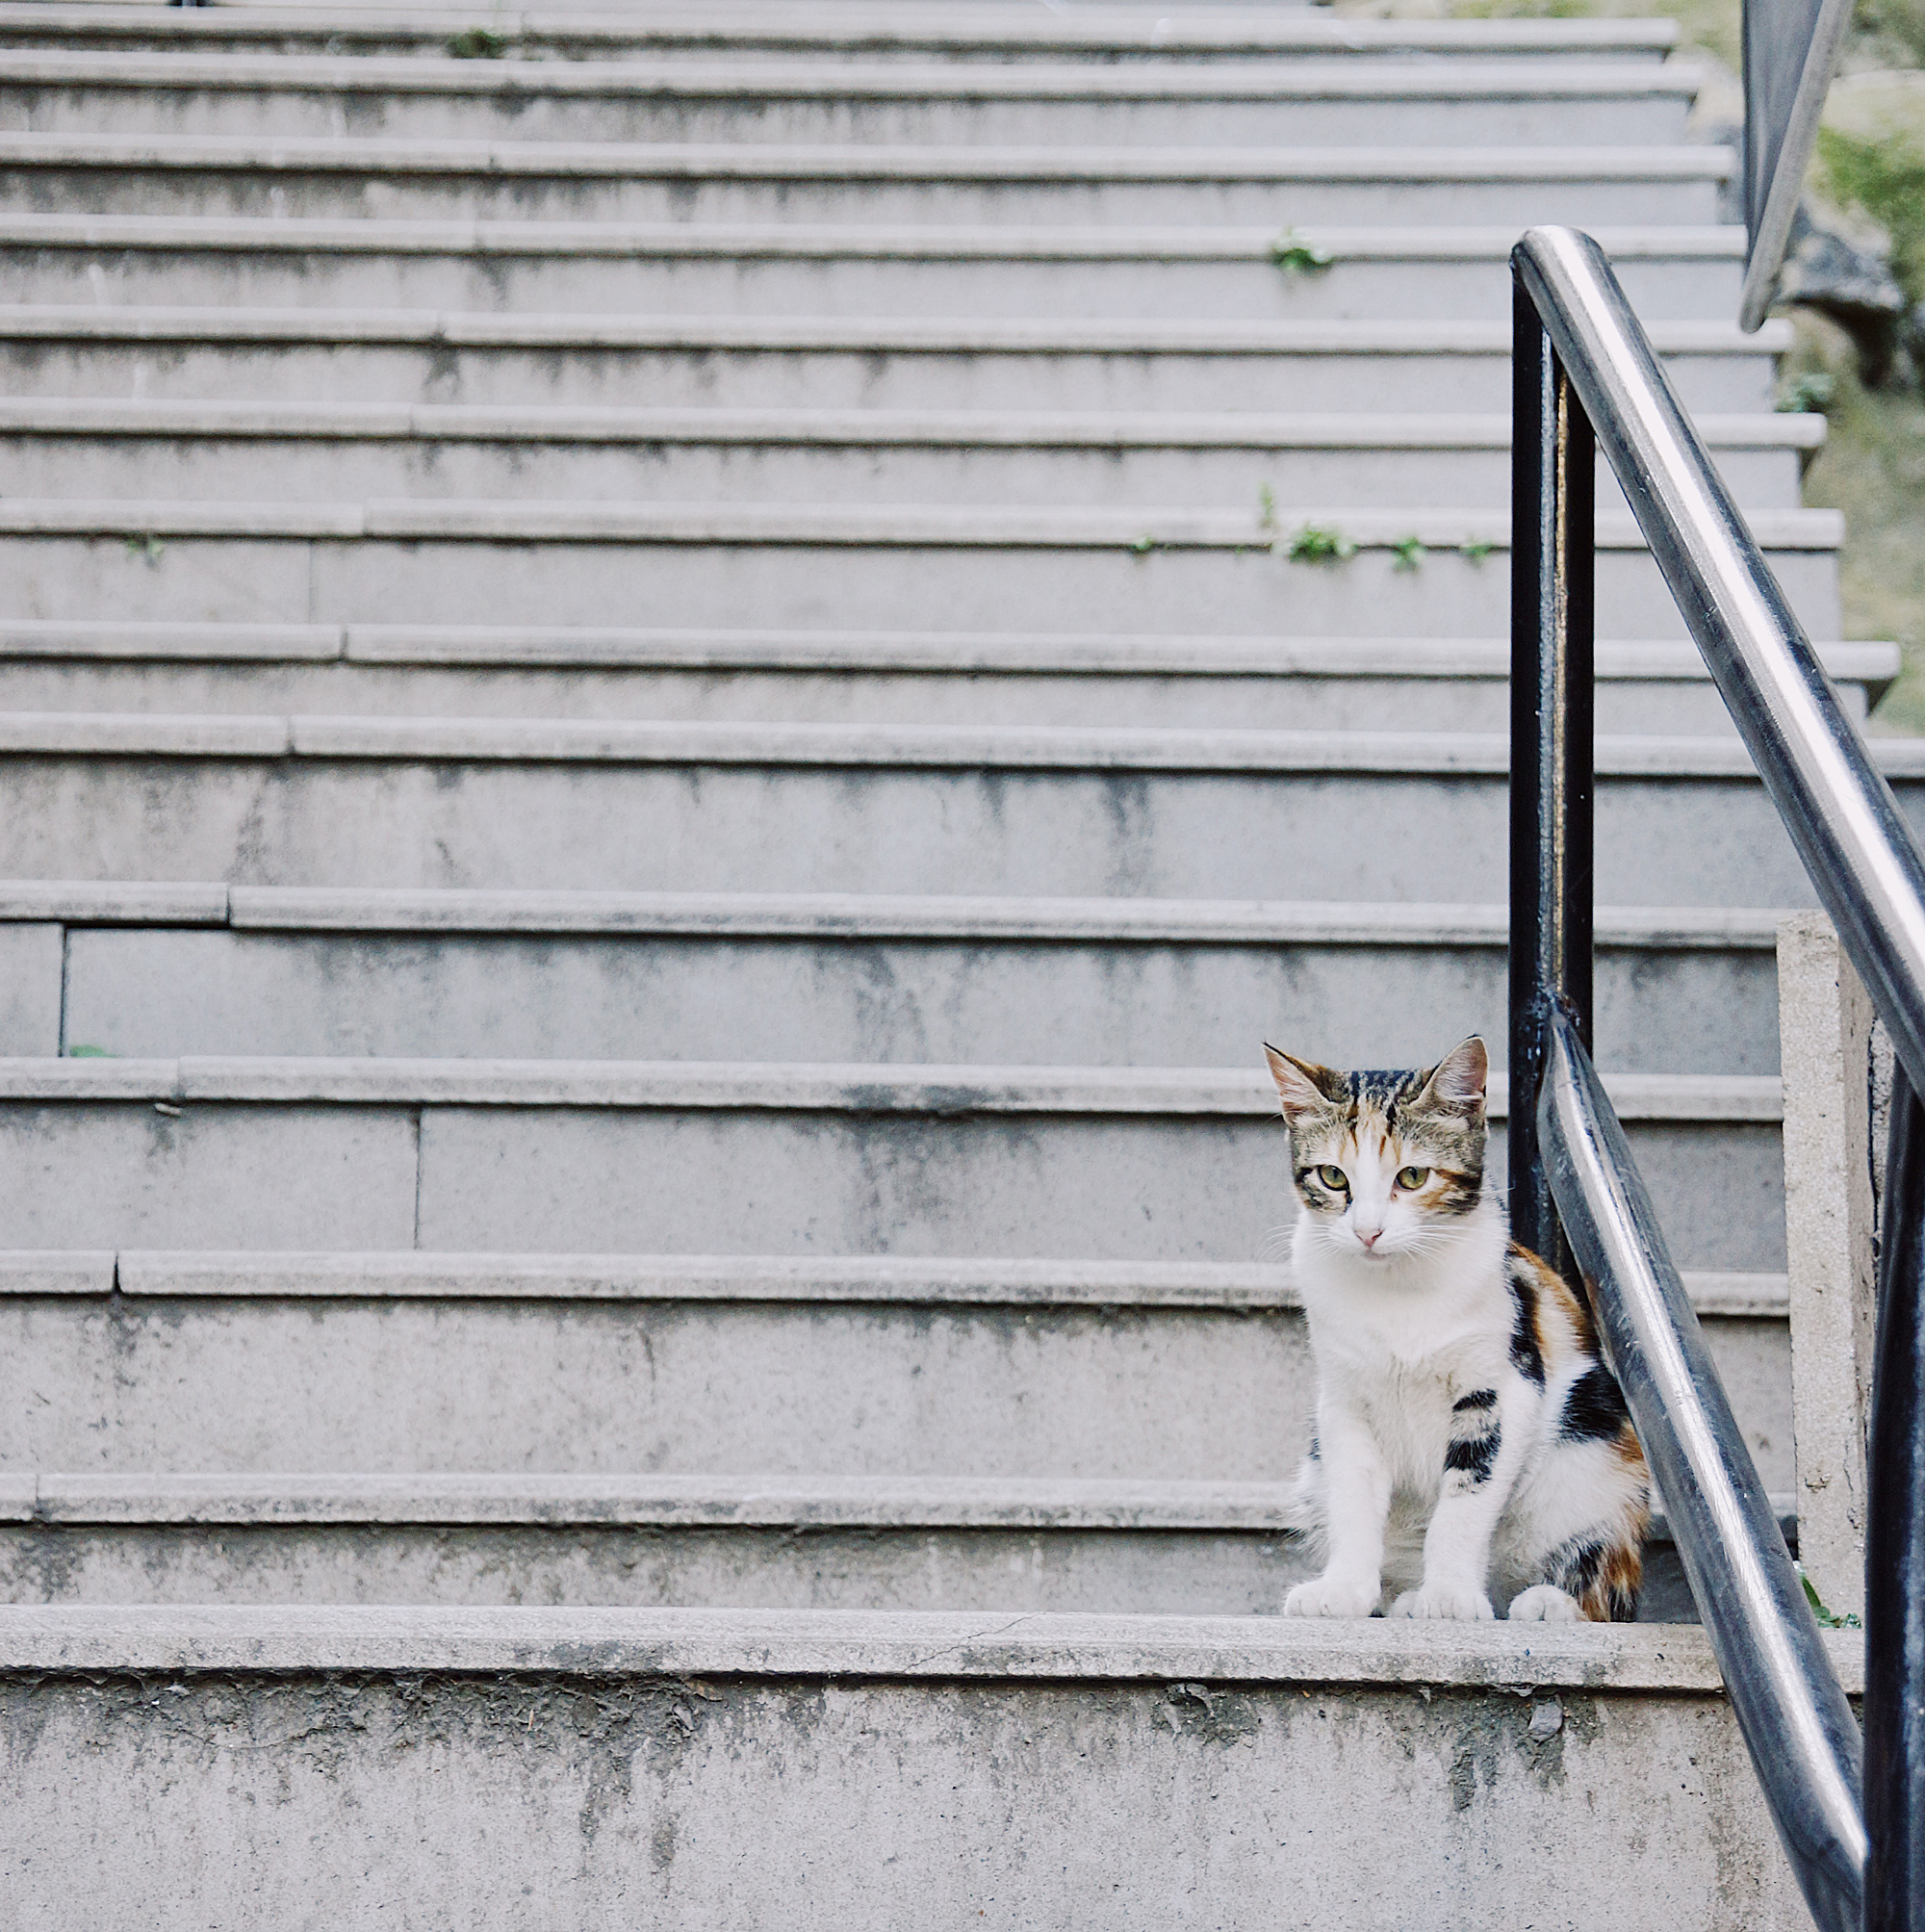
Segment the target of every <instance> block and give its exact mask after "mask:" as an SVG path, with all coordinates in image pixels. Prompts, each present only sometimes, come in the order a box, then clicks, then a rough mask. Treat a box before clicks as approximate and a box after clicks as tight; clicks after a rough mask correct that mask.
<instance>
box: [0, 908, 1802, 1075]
mask: <svg viewBox="0 0 1925 1932" xmlns="http://www.w3.org/2000/svg"><path fill="white" fill-rule="evenodd" d="M1780 916H1781V914H1777V913H1775V912H1771V911H1755V910H1754V911H1747V910H1737V911H1720V910H1707V911H1693V910H1691V909H1689V908H1676V909H1655V908H1638V907H1621V908H1612V907H1603V908H1600V909H1599V911H1598V944H1599V960H1598V1005H1597V1015H1598V1018H1597V1034H1596V1039H1597V1043H1598V1052H1599V1056H1600V1057H1601V1058H1602V1059H1603V1060H1604V1061H1605V1062H1606V1063H1607V1064H1609V1065H1612V1066H1615V1067H1620V1068H1622V1069H1626V1070H1627V1071H1632V1072H1663V1071H1671V1070H1673V1069H1677V1068H1679V1067H1693V1068H1697V1069H1700V1070H1702V1071H1705V1072H1715V1073H1773V1072H1776V1071H1777V1069H1778V1019H1777V1010H1778V1009H1777V985H1776V968H1775V957H1774V935H1775V931H1776V927H1777V922H1778V919H1779V918H1780ZM0 922H4V923H0V959H4V961H5V964H6V973H5V983H6V997H5V999H4V1001H0V1052H4V1053H9V1054H37V1053H38V1054H55V1055H58V1054H64V1053H67V1052H69V1051H82V1050H85V1051H88V1052H106V1053H110V1054H115V1055H119V1056H131V1057H134V1058H141V1057H144V1056H149V1055H159V1056H166V1055H169V1054H180V1053H192V1054H199V1053H246V1054H345V1055H351V1056H369V1055H377V1056H398V1057H403V1058H406V1057H418V1056H429V1057H439V1056H449V1055H453V1056H459V1055H483V1056H490V1057H493V1056H501V1057H508V1058H541V1059H548V1058H553V1059H577V1058H580V1059H592V1058H594V1057H596V1056H598V1055H605V1056H609V1057H613V1058H617V1059H633V1060H656V1059H663V1060H667V1059H690V1060H716V1059H726V1058H728V1057H729V1056H730V1055H732V1054H733V1053H735V1052H738V1051H739V1050H740V1048H741V1044H742V1043H743V1042H744V1041H746V1040H752V1039H753V1040H757V1042H758V1043H760V1047H761V1050H763V1051H764V1052H766V1053H768V1054H770V1055H771V1056H772V1057H776V1058H780V1059H783V1060H800V1061H854V1060H879V1061H932V1060H935V1061H954V1062H963V1061H967V1060H970V1059H982V1060H990V1061H1000V1062H1006V1063H1013V1064H1020V1063H1039V1064H1041V1063H1047V1062H1050V1061H1052V1060H1063V1059H1072V1060H1075V1061H1077V1062H1079V1063H1086V1064H1089V1065H1108V1066H1119V1065H1131V1064H1134V1065H1142V1066H1181V1065H1192V1066H1217V1065H1231V1064H1234V1063H1235V1062H1237V1061H1239V1060H1241V1059H1242V1058H1243V1057H1244V1056H1245V1055H1246V1054H1247V1053H1248V1052H1249V1050H1250V1029H1251V1028H1252V1027H1253V1026H1259V1025H1260V1026H1261V1027H1262V1028H1264V1029H1265V1031H1266V1032H1267V1034H1268V1037H1270V1038H1271V1039H1274V1040H1277V1041H1280V1042H1282V1043H1285V1044H1287V1045H1289V1046H1290V1047H1291V1048H1292V1049H1293V1050H1294V1051H1296V1052H1298V1053H1301V1054H1303V1055H1305V1056H1307V1057H1309V1058H1311V1059H1316V1060H1322V1061H1324V1062H1326V1063H1327V1064H1329V1065H1331V1066H1338V1067H1351V1066H1363V1065H1370V1064H1374V1063H1378V1062H1388V1063H1391V1064H1395V1065H1399V1066H1422V1065H1424V1064H1425V1063H1426V1062H1428V1061H1430V1060H1434V1059H1435V1058H1436V1056H1437V1055H1438V1054H1439V1053H1440V1052H1441V1051H1442V1050H1443V1049H1444V1047H1445V1046H1446V1045H1449V1044H1450V1043H1454V1042H1455V1041H1457V1040H1459V1039H1462V1038H1464V1037H1465V1036H1467V1035H1469V1034H1471V1033H1482V1034H1484V1035H1485V1037H1486V1038H1487V1039H1488V1040H1490V1042H1491V1043H1492V1044H1493V1046H1494V1048H1495V1049H1496V1051H1497V1053H1498V1054H1499V1056H1500V1058H1501V1056H1502V1053H1503V1039H1504V1032H1505V1018H1504V1014H1505V992H1504V954H1505V946H1506V942H1507V914H1506V909H1505V908H1504V907H1502V906H1412V905H1371V904H1359V903H1356V902H1347V903H1341V904H1309V905H1289V904H1261V903H1258V904H1249V903H1243V904H1234V903H1233V904H1220V903H1212V902H1209V901H1200V902H1199V901H1181V900H1154V899H1075V900H1027V899H1009V898H985V899H940V898H860V897H854V896H847V897H844V896H834V895H820V896H811V895H809V894H800V893H789V894H767V895H760V896H758V895H755V894H748V893H740V894H737V893H726V892H708V893H693V894H673V893H620V892H485V891H426V892H424V891H414V892H408V891H379V890H367V889H360V890H356V889H326V888H312V887H308V888H301V887H295V888H275V887H243V886H236V887H226V886H218V885H216V886H192V885H180V886H148V887H141V886H138V885H122V884H109V885H102V886H89V885H85V884H79V883H71V884H69V883H64V882H55V883H53V884H51V885H42V886H35V885H32V884H27V883H18V884H15V885H13V886H11V887H0Z"/></svg>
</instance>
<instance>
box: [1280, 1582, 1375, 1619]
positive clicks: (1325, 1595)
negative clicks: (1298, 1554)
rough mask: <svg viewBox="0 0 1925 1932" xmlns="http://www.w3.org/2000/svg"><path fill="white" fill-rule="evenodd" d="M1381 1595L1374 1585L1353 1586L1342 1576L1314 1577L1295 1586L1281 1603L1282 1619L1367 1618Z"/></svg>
mask: <svg viewBox="0 0 1925 1932" xmlns="http://www.w3.org/2000/svg"><path fill="white" fill-rule="evenodd" d="M1382 1594H1383V1591H1382V1587H1381V1586H1380V1585H1379V1584H1371V1583H1355V1582H1351V1581H1348V1580H1347V1579H1345V1578H1343V1577H1317V1578H1314V1579H1313V1580H1312V1581H1311V1582H1309V1583H1307V1584H1297V1586H1296V1588H1295V1589H1294V1590H1292V1591H1291V1593H1290V1594H1289V1595H1288V1596H1287V1597H1285V1598H1284V1600H1283V1613H1284V1615H1285V1616H1369V1615H1370V1614H1371V1613H1372V1612H1373V1610H1375V1609H1376V1607H1377V1598H1378V1597H1380V1596H1381V1595H1382Z"/></svg>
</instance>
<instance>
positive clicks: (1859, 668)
mask: <svg viewBox="0 0 1925 1932" xmlns="http://www.w3.org/2000/svg"><path fill="white" fill-rule="evenodd" d="M1819 653H1820V657H1821V658H1822V660H1823V662H1824V664H1825V667H1826V669H1827V671H1829V672H1830V674H1831V676H1832V679H1833V681H1834V683H1835V687H1836V689H1837V691H1838V695H1839V698H1840V700H1841V701H1842V702H1843V704H1844V705H1845V707H1846V709H1847V711H1848V713H1849V714H1850V715H1851V716H1853V717H1856V718H1860V719H1862V718H1863V717H1864V716H1865V714H1866V711H1867V709H1868V708H1869V706H1870V705H1871V704H1873V703H1876V702H1877V700H1878V699H1879V698H1880V697H1882V696H1883V695H1884V693H1885V691H1886V688H1887V686H1888V685H1889V684H1890V683H1891V681H1892V679H1893V678H1895V677H1896V676H1897V675H1898V663H1899V657H1898V647H1897V646H1896V645H1895V644H1825V645H1821V646H1819ZM1597 668H1598V676H1597V683H1596V709H1597V722H1598V729H1599V730H1600V731H1601V732H1603V733H1604V734H1606V735H1622V734H1640V733H1646V732H1650V731H1654V730H1656V729H1659V728H1662V729H1663V730H1665V731H1667V732H1673V733H1680V732H1681V733H1687V734H1693V735H1721V734H1725V733H1727V732H1729V731H1730V730H1731V718H1730V713H1729V712H1728V711H1727V710H1726V708H1725V703H1724V700H1723V698H1722V697H1721V696H1720V695H1719V693H1718V691H1717V688H1716V686H1715V685H1714V684H1713V683H1711V680H1710V675H1709V673H1708V672H1707V670H1706V668H1705V662H1704V659H1703V658H1702V657H1700V656H1699V654H1698V651H1697V647H1696V646H1695V645H1692V644H1688V643H1682V642H1677V643H1632V642H1624V643H1611V642H1608V641H1605V642H1603V643H1601V644H1600V645H1599V646H1598V652H1597ZM1509 673H1510V644H1509V641H1508V640H1507V639H1506V640H1499V639H1496V638H1463V639H1457V638H1434V637H1408V638H1399V637H1377V638H1370V639H1364V638H1356V637H1331V638H1280V637H1260V636H1259V637H1188V636H1168V637H1156V636H1142V635H1130V634H1127V633H1124V634H1112V635H1083V636H1078V635H1075V634H1072V633H1065V634H1063V635H1060V636H1046V635H1044V636H1023V635H1020V634H1014V635H1010V636H997V635H994V634H991V633H975V634H970V633H957V632H944V631H924V632H919V633H918V632H901V633H889V632H880V631H878V632H862V631H856V632H835V631H650V630H638V629H637V630H573V631H571V630H560V629H544V630H516V629H509V628H505V627H501V626H489V625H470V626H460V625H442V626H436V625H423V626H414V627H409V626H395V625H386V626H383V625H339V624H312V625H273V624H155V623H144V622H141V621H139V620H132V621H126V622H121V623H102V622H97V621H88V620H78V621H62V620H59V619H52V618H38V619H36V618H18V617H16V618H13V619H11V620H4V619H0V708H5V709H7V710H15V711H66V710H90V711H93V710H105V711H124V712H143V711H174V712H182V711H189V712H227V711H283V710H286V711H303V712H337V713H347V712H353V713H361V714H366V713H380V714H397V713H398V714H405V715H410V716H428V717H435V716H460V717H472V716H493V717H503V716H505V717H519V718H526V717H631V718H655V719H664V720H665V719H671V718H691V719H711V720H721V719H740V720H753V719H763V720H773V719H781V720H783V722H786V723H791V724H809V723H816V724H878V725H881V724H929V725H946V724H957V725H964V724H1005V725H1039V724H1043V725H1149V726H1209V725H1229V726H1235V727H1237V728H1240V729H1254V730H1297V731H1346V732H1347V731H1370V730H1398V731H1420V730H1422V731H1471V732H1502V731H1507V730H1508V729H1509V723H1510V712H1509V692H1508V679H1509Z"/></svg>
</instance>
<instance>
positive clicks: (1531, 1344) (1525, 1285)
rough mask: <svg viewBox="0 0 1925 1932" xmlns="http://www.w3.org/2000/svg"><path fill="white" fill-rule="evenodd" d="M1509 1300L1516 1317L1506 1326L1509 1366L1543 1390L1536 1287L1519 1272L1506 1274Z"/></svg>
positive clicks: (1541, 1351)
mask: <svg viewBox="0 0 1925 1932" xmlns="http://www.w3.org/2000/svg"><path fill="white" fill-rule="evenodd" d="M1510 1299H1511V1301H1513V1303H1515V1305H1516V1311H1517V1312H1516V1317H1515V1319H1514V1320H1513V1321H1512V1323H1511V1325H1510V1365H1511V1367H1512V1368H1514V1369H1515V1370H1516V1371H1517V1372H1518V1374H1519V1375H1521V1376H1522V1377H1523V1378H1525V1380H1526V1381H1528V1382H1535V1383H1536V1385H1537V1386H1538V1387H1539V1388H1542V1387H1543V1386H1544V1350H1543V1349H1542V1347H1541V1346H1540V1345H1539V1343H1538V1340H1537V1287H1536V1284H1535V1283H1534V1282H1532V1281H1530V1280H1529V1279H1528V1278H1527V1277H1526V1275H1524V1273H1523V1271H1522V1270H1520V1269H1517V1268H1513V1269H1512V1270H1511V1273H1510Z"/></svg>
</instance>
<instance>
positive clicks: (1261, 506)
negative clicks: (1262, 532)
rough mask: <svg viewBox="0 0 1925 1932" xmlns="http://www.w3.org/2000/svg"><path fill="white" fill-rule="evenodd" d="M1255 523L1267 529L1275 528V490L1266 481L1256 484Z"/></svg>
mask: <svg viewBox="0 0 1925 1932" xmlns="http://www.w3.org/2000/svg"><path fill="white" fill-rule="evenodd" d="M1257 523H1258V525H1259V526H1260V527H1261V528H1264V529H1267V530H1273V529H1275V528H1276V492H1275V491H1274V490H1272V489H1271V488H1270V485H1269V484H1268V483H1259V484H1258V485H1257Z"/></svg>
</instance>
